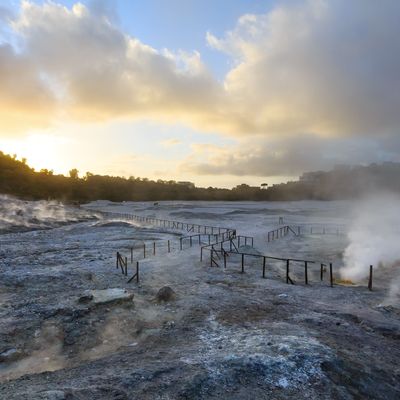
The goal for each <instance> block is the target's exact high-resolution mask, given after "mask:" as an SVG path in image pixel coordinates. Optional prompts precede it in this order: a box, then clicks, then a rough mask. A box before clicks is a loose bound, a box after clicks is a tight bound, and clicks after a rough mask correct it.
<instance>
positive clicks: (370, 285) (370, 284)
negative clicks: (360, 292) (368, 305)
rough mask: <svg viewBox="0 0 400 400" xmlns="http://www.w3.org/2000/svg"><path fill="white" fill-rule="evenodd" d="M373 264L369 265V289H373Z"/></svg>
mask: <svg viewBox="0 0 400 400" xmlns="http://www.w3.org/2000/svg"><path fill="white" fill-rule="evenodd" d="M372 269H373V267H372V265H370V266H369V279H368V289H369V290H372Z"/></svg>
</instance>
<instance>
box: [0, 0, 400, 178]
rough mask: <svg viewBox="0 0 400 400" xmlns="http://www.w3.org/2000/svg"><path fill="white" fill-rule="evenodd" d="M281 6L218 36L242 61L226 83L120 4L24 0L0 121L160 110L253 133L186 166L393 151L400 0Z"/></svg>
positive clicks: (287, 165)
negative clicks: (145, 38) (165, 45)
mask: <svg viewBox="0 0 400 400" xmlns="http://www.w3.org/2000/svg"><path fill="white" fill-rule="evenodd" d="M278 4H279V5H278V6H276V7H275V8H274V9H272V11H270V12H268V13H267V14H263V15H244V16H242V17H241V18H240V19H239V20H238V22H237V26H236V27H235V28H234V29H233V30H232V31H229V32H227V33H226V34H225V35H224V36H223V37H222V38H217V37H215V36H214V35H213V34H212V33H208V34H207V41H208V43H209V45H210V46H212V47H213V48H214V49H216V50H217V51H222V52H225V53H226V54H228V55H229V57H230V58H231V60H232V62H233V67H232V68H231V70H230V71H229V72H228V73H227V75H226V76H225V78H224V80H223V81H222V82H219V81H218V80H217V79H216V78H215V77H214V76H213V75H212V73H211V72H210V70H209V69H208V68H207V66H206V65H205V64H204V62H203V61H202V59H201V56H200V54H199V53H198V52H196V51H194V52H192V53H185V52H178V53H172V52H170V51H169V50H167V49H164V50H157V49H154V48H152V47H151V46H149V45H146V44H144V43H142V42H141V41H140V40H139V39H137V38H134V37H131V36H129V35H127V34H125V33H124V32H122V31H121V29H120V28H119V27H118V22H117V21H118V18H117V16H116V14H115V12H114V10H113V9H112V8H110V7H109V5H110V3H109V2H105V1H94V2H92V3H91V4H90V5H89V6H88V7H86V6H84V5H82V4H80V3H76V4H75V5H74V6H73V7H72V8H71V9H69V8H67V7H64V6H62V5H59V4H57V3H54V2H48V3H47V2H45V3H44V4H42V5H38V4H35V3H31V2H29V1H23V2H22V4H21V10H20V13H19V15H17V16H16V17H14V18H12V22H11V23H10V22H9V21H10V18H11V16H10V15H9V13H8V12H7V11H6V10H3V9H0V24H1V23H2V24H3V25H4V24H9V25H10V26H11V27H12V29H13V30H14V32H15V34H16V35H18V38H19V42H18V43H19V44H18V49H14V48H12V47H11V46H10V45H7V44H6V45H4V44H3V45H0V85H1V89H2V90H1V92H0V106H1V108H0V128H1V129H2V131H3V132H7V131H12V130H15V129H17V128H19V129H26V128H27V127H31V128H32V127H37V126H43V125H46V124H48V123H49V122H50V121H51V119H52V118H53V117H55V116H60V115H64V118H72V119H74V120H77V121H89V122H90V121H99V120H110V119H115V118H128V119H138V118H151V119H154V120H158V121H161V122H178V121H183V122H185V123H186V124H189V125H191V126H193V127H195V128H196V129H199V130H201V131H212V132H218V133H221V134H224V135H231V136H235V137H237V138H239V139H238V140H240V146H239V147H237V148H229V149H226V150H224V149H222V150H221V149H215V148H214V149H211V150H210V149H208V150H207V151H208V152H209V155H208V157H207V159H208V164H209V165H206V164H204V162H203V163H202V162H195V161H192V162H190V163H185V164H184V165H183V166H182V168H184V167H186V168H188V170H191V171H197V172H201V173H205V172H207V173H219V172H218V171H221V170H223V171H224V173H229V174H237V175H240V174H249V173H251V174H255V175H271V174H272V175H275V174H283V173H285V174H288V173H291V174H292V173H293V174H296V173H297V172H298V171H299V170H304V169H313V168H324V167H328V168H329V167H330V166H332V165H333V164H334V163H337V162H357V161H359V162H365V161H366V160H368V161H369V160H370V158H374V157H373V156H371V157H370V154H372V153H374V154H375V155H376V154H379V153H384V154H383V155H380V156H379V157H381V158H383V159H385V158H387V156H388V154H390V151H392V152H393V148H391V149H390V146H389V152H388V151H387V150H388V149H387V148H386V149H385V148H384V146H387V143H389V142H390V140H393V141H394V142H396V144H397V142H398V141H397V137H398V129H399V127H400V113H399V112H398V110H399V109H400V41H399V40H398V38H399V36H400V25H399V23H398V16H399V15H400V2H398V1H396V0H387V1H385V2H384V4H382V3H381V2H377V1H375V0H353V1H351V2H349V1H347V0H336V1H334V2H333V1H327V0H308V1H290V2H280V3H278ZM338 138H339V139H338ZM355 138H358V139H355ZM381 138H383V139H382V143H380V140H381ZM357 140H358V142H357V143H356V142H354V141H357ZM385 143H386V144H385ZM381 146H382V147H381ZM306 148H307V150H305V149H306ZM397 149H398V147H397ZM196 151H197V152H199V149H196ZM360 151H361V152H362V154H361V155H360V154H358V152H360ZM322 154H324V155H322Z"/></svg>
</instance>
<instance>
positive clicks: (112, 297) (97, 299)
mask: <svg viewBox="0 0 400 400" xmlns="http://www.w3.org/2000/svg"><path fill="white" fill-rule="evenodd" d="M132 299H133V293H132V292H130V291H128V290H127V289H122V288H112V289H98V290H86V291H85V292H84V293H83V295H82V296H81V297H80V298H79V300H78V301H79V303H90V304H92V305H103V304H115V303H124V302H129V301H132Z"/></svg>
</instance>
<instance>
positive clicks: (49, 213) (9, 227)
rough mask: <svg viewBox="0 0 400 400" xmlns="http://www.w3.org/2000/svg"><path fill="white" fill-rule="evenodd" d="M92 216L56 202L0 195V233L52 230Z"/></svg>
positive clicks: (84, 211)
mask: <svg viewBox="0 0 400 400" xmlns="http://www.w3.org/2000/svg"><path fill="white" fill-rule="evenodd" d="M90 216H91V214H90V212H88V211H86V210H82V209H78V208H72V207H67V206H65V205H63V204H62V203H59V202H56V201H45V200H40V201H23V200H18V199H16V198H13V197H11V196H6V195H0V233H2V232H18V231H23V230H30V229H46V228H52V227H56V226H58V225H60V224H61V223H65V222H76V221H79V220H82V219H85V218H89V217H90Z"/></svg>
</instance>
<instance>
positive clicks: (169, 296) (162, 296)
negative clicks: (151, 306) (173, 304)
mask: <svg viewBox="0 0 400 400" xmlns="http://www.w3.org/2000/svg"><path fill="white" fill-rule="evenodd" d="M175 298H176V294H175V292H174V291H173V290H172V289H171V288H170V287H169V286H164V287H162V288H161V289H160V290H159V291H158V293H157V296H156V300H157V302H159V303H161V302H168V301H172V300H175Z"/></svg>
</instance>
